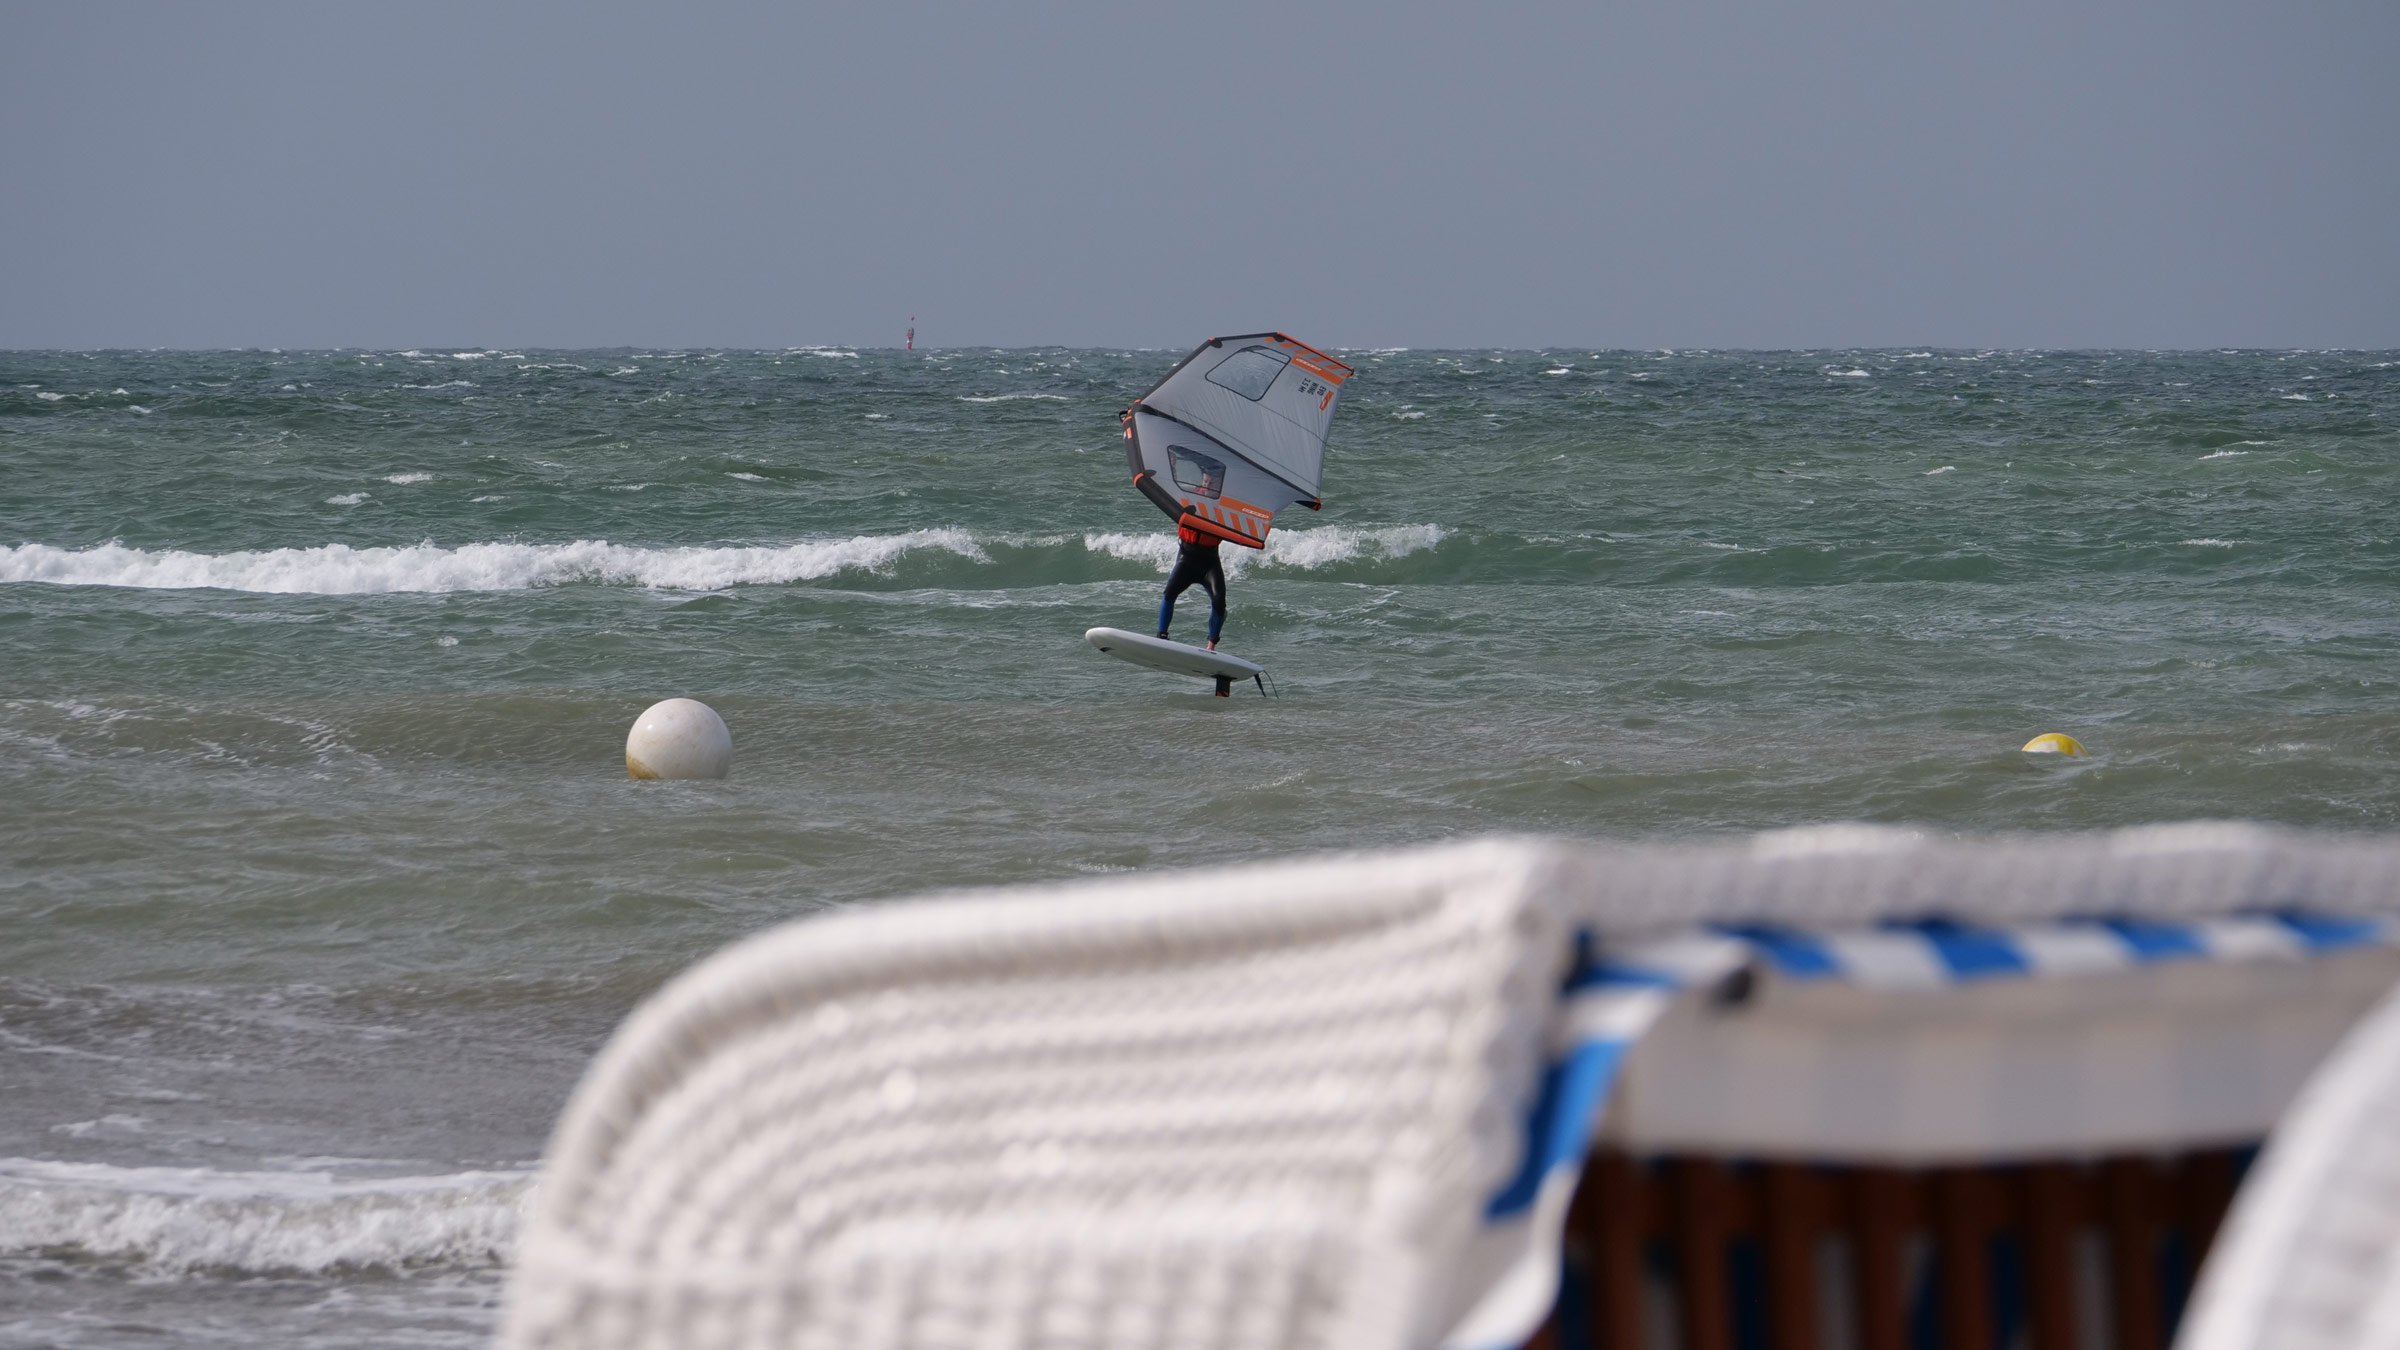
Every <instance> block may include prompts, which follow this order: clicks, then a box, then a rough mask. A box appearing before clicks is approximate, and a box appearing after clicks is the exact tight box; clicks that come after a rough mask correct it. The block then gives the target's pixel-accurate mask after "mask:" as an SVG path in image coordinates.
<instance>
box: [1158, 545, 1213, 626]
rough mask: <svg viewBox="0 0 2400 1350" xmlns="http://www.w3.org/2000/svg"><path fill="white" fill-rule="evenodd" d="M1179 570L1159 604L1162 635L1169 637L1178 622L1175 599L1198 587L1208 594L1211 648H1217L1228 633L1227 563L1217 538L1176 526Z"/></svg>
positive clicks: (1169, 577) (1171, 573) (1173, 572)
mask: <svg viewBox="0 0 2400 1350" xmlns="http://www.w3.org/2000/svg"><path fill="white" fill-rule="evenodd" d="M1175 540H1176V548H1175V570H1174V571H1172V572H1170V573H1168V574H1167V593H1166V595H1165V597H1164V598H1162V599H1161V600H1160V601H1159V602H1158V635H1159V636H1160V637H1162V638H1163V637H1165V636H1166V635H1167V628H1168V626H1169V625H1171V624H1173V623H1174V622H1175V599H1176V597H1177V596H1180V595H1182V594H1183V593H1184V592H1185V591H1187V590H1189V589H1191V588H1192V587H1193V586H1195V585H1197V586H1199V587H1200V588H1201V589H1202V590H1205V591H1207V592H1208V649H1209V650H1210V651H1212V652H1213V651H1215V650H1216V649H1217V635H1218V634H1220V633H1222V632H1224V631H1225V564H1224V563H1223V561H1221V560H1220V559H1219V558H1218V557H1217V543H1218V540H1217V537H1216V536H1215V535H1212V534H1202V533H1201V532H1200V531H1198V530H1195V529H1193V528H1192V527H1191V526H1189V525H1185V524H1182V523H1180V522H1179V523H1177V525H1176V526H1175Z"/></svg>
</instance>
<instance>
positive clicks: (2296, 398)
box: [2283, 394, 2316, 403]
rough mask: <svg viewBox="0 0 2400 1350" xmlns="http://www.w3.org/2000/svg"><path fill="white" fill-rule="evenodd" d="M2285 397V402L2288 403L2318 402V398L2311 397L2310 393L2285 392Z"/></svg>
mask: <svg viewBox="0 0 2400 1350" xmlns="http://www.w3.org/2000/svg"><path fill="white" fill-rule="evenodd" d="M2283 397H2284V401H2285V402H2287V403H2314V402H2316V400H2315V399H2313V398H2310V397H2309V396H2308V395H2306V394H2285V395H2284V396H2283Z"/></svg>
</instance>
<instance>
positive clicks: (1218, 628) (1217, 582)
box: [1200, 558, 1225, 648]
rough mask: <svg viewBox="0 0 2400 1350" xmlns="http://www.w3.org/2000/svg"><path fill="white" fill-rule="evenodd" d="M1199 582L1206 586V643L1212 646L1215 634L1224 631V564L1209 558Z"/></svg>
mask: <svg viewBox="0 0 2400 1350" xmlns="http://www.w3.org/2000/svg"><path fill="white" fill-rule="evenodd" d="M1200 584H1201V585H1203V586H1205V587H1207V588H1208V645H1209V646H1210V647H1211V648H1214V647H1215V646H1216V645H1217V635H1218V634H1220V633H1222V632H1224V631H1225V564H1224V563H1223V562H1221V561H1219V560H1218V559H1215V558H1211V559H1209V560H1208V571H1207V572H1205V573H1204V574H1202V575H1201V578H1200Z"/></svg>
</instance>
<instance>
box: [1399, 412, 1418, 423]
mask: <svg viewBox="0 0 2400 1350" xmlns="http://www.w3.org/2000/svg"><path fill="white" fill-rule="evenodd" d="M1424 415H1425V414H1423V413H1421V412H1396V413H1393V414H1392V420H1393V421H1395V422H1414V421H1416V420H1418V419H1419V418H1422V417H1423V416H1424Z"/></svg>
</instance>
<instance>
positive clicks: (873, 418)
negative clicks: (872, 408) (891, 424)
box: [867, 413, 892, 422]
mask: <svg viewBox="0 0 2400 1350" xmlns="http://www.w3.org/2000/svg"><path fill="white" fill-rule="evenodd" d="M891 417H892V415H891V414H890V413H868V414H867V420H868V421H870V422H888V421H890V420H891Z"/></svg>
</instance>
